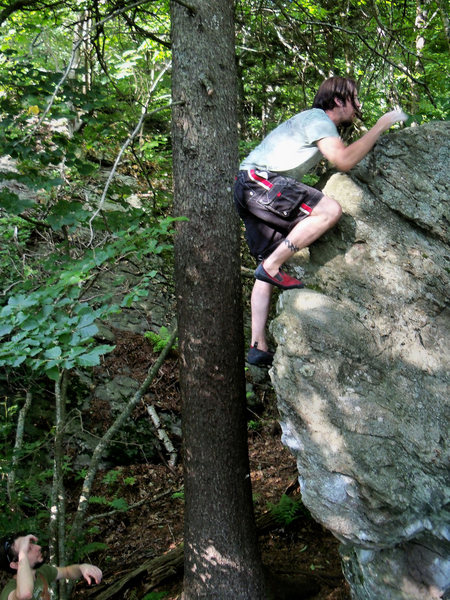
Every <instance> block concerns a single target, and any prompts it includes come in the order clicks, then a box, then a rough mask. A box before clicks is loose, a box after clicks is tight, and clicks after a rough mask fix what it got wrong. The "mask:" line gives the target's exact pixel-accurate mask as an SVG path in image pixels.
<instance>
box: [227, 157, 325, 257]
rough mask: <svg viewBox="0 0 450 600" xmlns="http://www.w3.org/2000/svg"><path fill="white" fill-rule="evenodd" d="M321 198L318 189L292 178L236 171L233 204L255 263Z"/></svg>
mask: <svg viewBox="0 0 450 600" xmlns="http://www.w3.org/2000/svg"><path fill="white" fill-rule="evenodd" d="M322 198H323V193H322V192H321V191H320V190H316V189H315V188H312V187H309V186H308V185H305V184H303V183H300V182H299V181H297V180H296V179H293V178H292V177H285V176H283V175H278V174H277V173H272V172H270V171H264V172H261V171H256V170H253V169H249V170H248V171H239V174H238V176H237V178H236V182H235V186H234V201H235V204H236V208H237V211H238V213H239V216H240V217H241V219H242V220H243V221H244V223H245V237H246V239H247V243H248V245H249V248H250V252H251V253H252V255H253V256H254V257H255V258H256V259H257V260H262V259H263V258H266V257H267V256H269V254H271V253H272V252H273V251H274V250H275V248H276V247H277V246H278V245H279V244H280V242H282V241H283V240H284V239H285V238H286V236H287V235H288V233H289V232H290V231H291V229H293V228H294V227H295V225H297V223H299V222H300V221H301V220H302V219H305V218H306V217H308V216H309V214H310V213H311V211H312V210H313V208H314V207H315V206H317V204H318V203H319V202H320V200H321V199H322Z"/></svg>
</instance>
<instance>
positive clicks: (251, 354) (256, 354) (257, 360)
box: [247, 342, 274, 367]
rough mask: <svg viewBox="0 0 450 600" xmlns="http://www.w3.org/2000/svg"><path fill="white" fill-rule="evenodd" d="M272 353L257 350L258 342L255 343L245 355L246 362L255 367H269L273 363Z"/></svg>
mask: <svg viewBox="0 0 450 600" xmlns="http://www.w3.org/2000/svg"><path fill="white" fill-rule="evenodd" d="M273 355H274V353H273V352H270V351H267V352H266V351H265V350H259V349H258V342H255V345H254V346H250V350H249V351H248V354H247V362H248V363H249V364H251V365H256V366H257V367H270V365H271V364H272V363H273Z"/></svg>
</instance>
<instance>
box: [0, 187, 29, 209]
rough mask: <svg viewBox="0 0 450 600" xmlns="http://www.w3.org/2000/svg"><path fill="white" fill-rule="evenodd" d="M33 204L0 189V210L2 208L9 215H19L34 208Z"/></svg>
mask: <svg viewBox="0 0 450 600" xmlns="http://www.w3.org/2000/svg"><path fill="white" fill-rule="evenodd" d="M34 204H35V202H34V200H31V198H20V197H19V196H18V195H17V194H15V193H14V192H11V191H10V190H8V189H7V188H2V189H0V208H3V209H4V210H5V211H6V212H8V213H9V214H11V215H20V214H21V213H23V211H24V210H26V209H27V208H31V207H32V206H34Z"/></svg>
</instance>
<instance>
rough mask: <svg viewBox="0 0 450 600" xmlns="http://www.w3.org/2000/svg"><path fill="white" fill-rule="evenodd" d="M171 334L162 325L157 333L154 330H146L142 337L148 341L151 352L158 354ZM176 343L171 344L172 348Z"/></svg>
mask: <svg viewBox="0 0 450 600" xmlns="http://www.w3.org/2000/svg"><path fill="white" fill-rule="evenodd" d="M170 336H171V332H170V331H169V330H168V329H167V327H164V325H163V326H162V327H161V328H160V330H159V333H155V332H154V331H147V332H146V333H144V337H145V338H147V339H148V340H149V341H150V344H151V345H152V348H153V352H157V353H158V354H159V353H160V352H162V351H163V350H164V348H165V347H166V345H167V343H168V341H169V339H170ZM177 347H178V346H177V344H176V343H175V344H174V345H173V348H177Z"/></svg>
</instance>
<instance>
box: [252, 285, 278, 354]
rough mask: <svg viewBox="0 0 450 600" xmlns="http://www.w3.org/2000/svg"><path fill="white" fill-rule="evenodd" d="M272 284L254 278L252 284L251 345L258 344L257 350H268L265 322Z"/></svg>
mask: <svg viewBox="0 0 450 600" xmlns="http://www.w3.org/2000/svg"><path fill="white" fill-rule="evenodd" d="M272 291H273V285H270V283H266V282H265V281H258V280H257V279H256V281H255V284H254V286H253V291H252V298H251V308H252V346H254V345H255V343H257V344H258V349H259V350H265V351H266V350H268V345H267V339H266V323H267V318H268V316H269V309H270V299H271V297H272Z"/></svg>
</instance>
